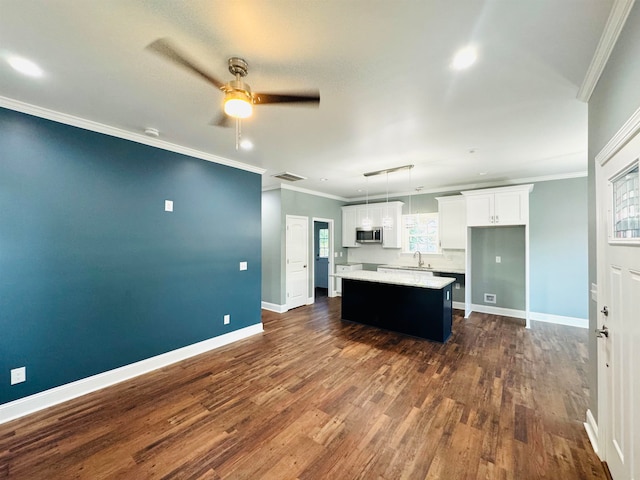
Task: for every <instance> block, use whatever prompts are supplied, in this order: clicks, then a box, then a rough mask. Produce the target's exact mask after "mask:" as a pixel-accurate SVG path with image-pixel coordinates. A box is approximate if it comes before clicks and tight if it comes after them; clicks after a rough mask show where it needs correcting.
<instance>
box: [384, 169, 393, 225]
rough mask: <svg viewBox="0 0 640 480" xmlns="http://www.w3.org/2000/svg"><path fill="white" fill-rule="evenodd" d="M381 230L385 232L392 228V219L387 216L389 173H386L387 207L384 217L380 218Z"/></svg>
mask: <svg viewBox="0 0 640 480" xmlns="http://www.w3.org/2000/svg"><path fill="white" fill-rule="evenodd" d="M382 228H384V229H385V230H391V229H392V228H393V218H391V217H390V216H389V172H387V206H386V207H385V212H384V217H382Z"/></svg>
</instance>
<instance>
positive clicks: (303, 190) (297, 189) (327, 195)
mask: <svg viewBox="0 0 640 480" xmlns="http://www.w3.org/2000/svg"><path fill="white" fill-rule="evenodd" d="M274 188H278V187H274ZM280 188H281V189H283V190H293V191H294V192H301V193H307V194H309V195H315V196H316V197H325V198H330V199H332V200H339V201H341V202H348V201H349V199H348V198H345V197H339V196H337V195H331V194H330V193H322V192H318V191H316V190H309V189H307V188H302V187H296V186H294V185H285V184H284V183H281V184H280ZM267 189H269V188H268V187H267V188H265V189H264V190H267Z"/></svg>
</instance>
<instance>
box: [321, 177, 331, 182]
mask: <svg viewBox="0 0 640 480" xmlns="http://www.w3.org/2000/svg"><path fill="white" fill-rule="evenodd" d="M328 180H329V179H328V178H321V179H320V181H321V182H326V181H328Z"/></svg>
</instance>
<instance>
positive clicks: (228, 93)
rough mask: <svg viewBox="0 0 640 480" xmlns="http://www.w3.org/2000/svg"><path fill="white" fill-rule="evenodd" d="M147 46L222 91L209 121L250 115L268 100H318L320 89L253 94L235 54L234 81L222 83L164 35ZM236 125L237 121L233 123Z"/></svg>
mask: <svg viewBox="0 0 640 480" xmlns="http://www.w3.org/2000/svg"><path fill="white" fill-rule="evenodd" d="M147 49H148V50H150V51H151V52H153V53H156V54H158V55H160V56H162V57H164V58H166V59H168V60H170V61H172V62H174V63H176V64H178V65H180V66H182V67H184V68H186V69H187V70H189V71H190V72H192V73H194V74H196V75H199V76H200V77H201V78H202V79H204V80H205V81H206V82H208V83H210V84H212V85H213V86H215V87H216V88H218V89H220V90H222V91H223V92H224V104H223V105H224V107H223V113H222V114H221V115H220V116H219V117H218V119H217V120H215V121H213V122H212V124H214V125H218V126H222V127H228V126H230V123H229V117H231V118H235V119H236V120H240V119H243V118H247V117H249V116H251V114H252V112H253V106H254V105H266V104H270V103H280V104H283V103H303V104H309V105H311V106H317V105H319V103H320V92H318V91H317V90H315V91H313V92H306V93H255V92H252V91H251V88H249V85H248V84H246V83H245V82H244V80H243V77H245V76H246V75H247V73H248V70H249V65H248V64H247V62H246V61H245V60H244V59H242V58H239V57H231V58H230V59H229V72H231V74H232V75H233V76H235V80H230V81H228V82H222V81H220V80H218V79H217V78H216V77H214V76H212V75H210V74H209V73H207V72H206V71H205V70H204V69H202V68H200V67H199V66H198V65H196V64H195V62H193V61H192V60H190V59H188V58H187V56H186V55H184V54H183V53H181V52H180V51H179V50H178V49H176V48H175V47H174V46H173V45H172V44H171V42H170V41H169V40H167V39H166V38H159V39H158V40H155V41H154V42H152V43H150V44H149V45H148V46H147ZM236 125H238V122H236Z"/></svg>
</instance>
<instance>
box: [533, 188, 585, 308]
mask: <svg viewBox="0 0 640 480" xmlns="http://www.w3.org/2000/svg"><path fill="white" fill-rule="evenodd" d="M529 204H530V206H529V241H530V256H529V260H530V265H531V278H530V281H531V284H530V292H531V306H530V307H531V311H532V312H536V313H546V314H552V315H561V316H566V317H575V318H588V314H589V293H588V292H589V276H588V236H587V230H588V220H587V178H586V177H581V178H573V179H567V180H556V181H548V182H539V183H537V184H536V185H535V188H534V189H533V192H531V195H530V196H529Z"/></svg>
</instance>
